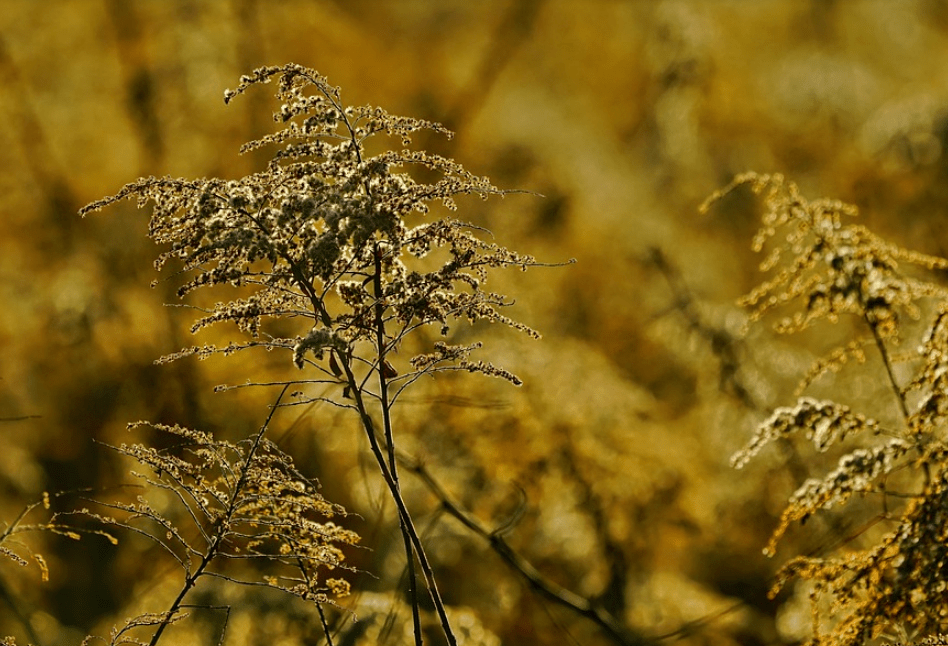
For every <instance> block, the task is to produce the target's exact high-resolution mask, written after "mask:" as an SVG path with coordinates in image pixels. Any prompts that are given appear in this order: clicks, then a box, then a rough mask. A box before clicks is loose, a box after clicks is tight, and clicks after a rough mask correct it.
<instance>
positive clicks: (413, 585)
mask: <svg viewBox="0 0 948 646" xmlns="http://www.w3.org/2000/svg"><path fill="white" fill-rule="evenodd" d="M374 256H375V273H374V274H373V276H372V289H373V292H374V293H375V341H376V354H377V356H378V360H379V362H378V374H379V401H380V402H381V406H382V426H383V430H384V432H385V445H386V448H387V449H388V468H389V470H390V471H391V473H392V481H393V482H394V483H395V487H396V488H399V490H400V486H399V483H398V462H397V460H396V457H395V436H394V434H393V432H392V414H391V402H390V401H389V396H388V374H387V366H388V363H387V359H386V358H385V357H386V354H387V352H388V350H387V346H386V343H385V305H384V304H383V302H382V293H383V292H382V249H381V247H380V245H379V244H378V243H377V242H376V243H375V253H374ZM399 524H400V526H401V530H402V539H403V540H404V542H405V558H406V559H407V561H408V593H409V597H410V598H411V618H412V627H413V629H414V634H415V644H416V646H421V645H422V643H423V642H424V640H423V639H422V634H421V616H420V614H419V612H418V584H417V577H416V576H415V557H414V554H413V553H412V547H411V538H410V537H409V536H408V532H407V531H406V530H405V521H404V520H402V519H399Z"/></svg>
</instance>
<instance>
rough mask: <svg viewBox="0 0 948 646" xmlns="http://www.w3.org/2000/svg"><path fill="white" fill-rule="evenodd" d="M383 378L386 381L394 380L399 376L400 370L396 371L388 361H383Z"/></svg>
mask: <svg viewBox="0 0 948 646" xmlns="http://www.w3.org/2000/svg"><path fill="white" fill-rule="evenodd" d="M382 376H383V377H385V378H386V379H392V378H394V377H397V376H398V370H395V366H393V365H392V364H390V363H389V362H388V359H384V360H383V361H382Z"/></svg>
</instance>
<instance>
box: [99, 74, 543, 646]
mask: <svg viewBox="0 0 948 646" xmlns="http://www.w3.org/2000/svg"><path fill="white" fill-rule="evenodd" d="M271 81H276V85H277V88H276V96H277V98H278V100H279V101H280V102H281V103H282V105H281V108H280V109H279V110H278V111H277V112H276V113H275V114H274V120H275V121H276V122H277V123H279V124H282V128H281V129H279V130H278V131H277V132H275V133H273V134H270V135H267V136H265V137H263V138H261V139H259V140H257V141H252V142H250V143H248V144H245V145H244V146H243V148H242V152H249V151H254V150H257V149H260V148H262V147H265V146H268V145H273V146H276V147H277V150H276V152H275V153H274V155H273V157H272V160H271V161H270V163H269V164H268V165H267V167H266V169H265V170H263V171H261V172H258V173H254V174H252V175H249V176H247V177H244V178H241V179H238V180H223V179H199V180H186V179H171V178H160V179H158V178H154V177H150V178H145V179H140V180H138V181H136V182H133V183H131V184H128V185H127V186H125V187H124V188H123V189H122V190H121V191H120V192H119V193H118V194H116V195H114V196H112V197H108V198H105V199H103V200H100V201H98V202H95V203H93V204H90V205H88V206H87V207H85V208H84V209H83V210H82V213H83V214H86V213H89V212H91V211H94V210H98V209H101V208H103V207H106V206H109V205H111V204H114V203H116V202H119V201H120V200H123V199H126V198H128V199H134V200H137V202H138V204H139V206H145V205H147V204H151V205H152V207H153V213H152V218H151V223H150V229H149V233H150V236H151V237H152V238H153V239H154V240H155V241H156V242H158V243H162V244H166V245H167V250H166V251H164V252H163V253H162V254H161V255H160V256H159V257H158V260H157V261H156V266H157V268H159V269H160V268H162V267H164V266H165V265H167V264H168V263H169V262H172V261H177V262H178V263H180V270H181V272H182V273H188V274H190V277H189V278H188V279H187V280H186V282H185V283H184V284H183V285H182V286H181V287H180V289H179V290H178V294H179V295H180V296H182V297H183V296H186V295H188V294H190V293H191V292H193V291H195V290H197V289H198V288H202V287H214V286H219V285H229V286H231V287H234V288H237V293H238V297H237V298H235V299H234V300H232V301H230V302H226V303H217V304H215V305H213V306H212V307H210V308H206V309H204V310H203V316H201V318H200V319H199V320H198V321H197V322H196V323H195V324H194V326H193V328H192V331H193V332H198V331H200V330H202V329H204V328H207V327H208V326H211V325H213V324H216V323H225V322H230V323H233V324H235V325H236V326H237V328H238V329H239V330H240V331H241V332H242V333H243V335H242V336H241V337H240V338H239V339H236V340H233V341H231V342H230V343H228V344H226V345H223V346H215V345H210V344H205V345H199V346H194V347H191V348H186V349H184V350H182V351H180V352H177V353H174V354H172V355H169V356H167V357H165V358H164V359H162V361H170V360H175V359H180V358H183V357H187V356H192V355H196V356H198V357H201V358H206V357H209V356H212V355H215V354H224V355H229V354H232V353H234V352H239V351H244V350H249V349H255V348H262V349H266V350H271V351H282V352H285V353H286V354H287V365H288V366H289V365H290V362H292V364H293V365H294V366H295V368H296V369H299V370H301V371H304V373H303V376H301V377H298V378H292V379H287V380H285V381H281V382H280V385H283V386H284V387H285V388H287V387H290V386H293V387H294V391H293V392H292V396H293V397H295V398H296V402H315V401H323V402H327V403H331V404H334V405H336V406H341V407H344V408H348V409H351V410H353V411H354V412H355V413H356V414H357V416H358V418H359V420H360V421H361V423H362V427H363V429H364V431H365V436H366V438H367V439H368V443H369V445H370V447H371V450H372V453H373V455H374V457H375V461H376V463H377V466H378V469H379V472H380V473H381V475H382V477H383V478H384V480H385V483H386V485H387V487H388V491H389V493H390V495H391V497H392V499H393V500H394V502H395V504H396V506H397V509H398V515H399V521H400V524H401V529H402V533H403V538H404V543H405V551H406V555H407V561H408V564H409V588H410V591H411V598H412V607H413V609H414V629H415V640H416V643H420V642H421V627H420V620H419V607H420V601H419V599H418V596H417V593H416V590H415V582H414V580H415V574H414V562H415V560H416V559H417V562H418V565H419V566H420V568H421V573H422V576H423V578H424V582H425V585H426V587H427V589H428V592H429V594H430V597H431V602H432V604H433V606H434V608H435V610H436V612H437V614H438V617H439V619H440V622H441V628H442V631H443V633H444V635H445V637H446V639H447V641H448V643H450V644H455V643H457V642H456V638H455V636H454V632H453V630H452V628H451V625H450V622H449V618H448V613H447V612H446V609H445V605H444V602H443V601H442V599H441V596H440V594H439V592H438V588H437V584H436V581H435V577H434V573H433V571H432V568H431V565H430V564H429V562H428V558H427V556H426V554H425V549H424V546H423V545H422V543H421V540H420V538H419V533H418V531H416V529H415V527H414V523H413V520H412V517H411V514H410V513H409V510H408V508H407V506H406V505H405V502H404V500H403V499H402V496H401V493H400V487H399V481H398V471H397V459H396V440H395V429H394V428H393V424H392V416H391V410H392V406H393V405H394V404H395V403H396V401H397V400H398V398H399V396H400V395H401V393H402V392H404V390H405V389H406V388H407V387H409V386H410V385H411V384H413V383H414V382H416V381H417V380H418V379H420V378H421V377H423V376H425V375H431V374H433V373H436V372H439V371H444V370H462V371H469V372H478V373H481V374H485V375H489V376H495V377H499V378H502V379H505V380H507V381H510V382H511V383H513V384H519V383H520V380H519V379H518V378H517V377H516V376H515V375H513V374H511V373H510V372H508V371H507V370H505V369H503V368H500V367H497V366H494V365H493V364H491V363H488V362H485V361H482V360H476V359H474V358H473V354H474V353H475V351H476V350H477V349H478V348H480V343H468V344H455V343H451V342H450V334H451V331H452V326H453V325H454V322H455V321H458V320H467V321H469V322H471V323H475V322H479V321H485V322H491V323H500V324H502V325H506V326H510V327H511V328H514V329H515V330H518V331H521V332H523V333H526V334H527V335H529V336H531V337H537V336H538V335H537V333H536V332H534V331H533V330H532V329H530V328H529V327H527V326H525V325H523V324H521V323H518V322H516V321H514V320H512V319H510V318H508V317H507V316H505V315H504V314H502V310H503V309H504V308H505V307H507V306H508V305H509V304H511V303H510V301H508V300H507V298H506V297H505V296H503V295H502V294H498V293H494V292H491V291H488V290H486V289H484V284H485V283H486V281H487V278H488V273H489V271H490V270H491V269H495V268H505V267H516V268H520V269H526V268H527V267H530V266H534V265H537V264H538V263H536V261H535V260H534V259H533V258H532V257H530V256H524V255H520V254H517V253H515V252H512V251H509V250H508V249H505V248H504V247H502V246H499V245H497V244H495V243H493V242H491V241H490V239H489V238H488V237H487V235H488V232H486V231H484V230H483V229H480V228H478V227H476V226H474V225H472V224H469V223H465V222H462V221H459V220H457V219H454V218H452V217H448V216H447V215H446V214H445V215H443V216H441V217H438V218H436V219H433V220H426V219H425V218H424V216H425V215H426V214H428V213H429V212H430V210H431V209H432V206H433V205H440V207H443V208H444V209H445V210H447V211H453V210H454V209H455V208H456V206H457V205H456V198H458V197H460V196H464V195H476V196H479V197H481V198H487V197H490V196H499V195H504V194H505V193H506V192H505V191H502V190H500V189H498V188H496V187H495V186H493V185H492V184H491V183H490V182H489V181H488V180H487V179H486V178H483V177H478V176H476V175H473V174H471V173H469V172H468V171H466V170H465V169H464V168H463V167H461V166H460V165H459V164H457V163H456V162H454V161H452V160H450V159H447V158H445V157H441V156H438V155H433V154H428V153H425V152H421V151H417V150H411V149H409V148H408V146H409V144H410V143H411V137H412V135H413V134H416V133H418V132H420V131H431V132H434V133H441V134H444V135H448V136H450V133H449V132H448V131H447V130H445V129H444V128H443V127H442V126H440V125H439V124H436V123H431V122H428V121H422V120H418V119H410V118H404V117H397V116H394V115H391V114H389V113H387V112H385V111H384V110H382V109H380V108H376V107H373V106H363V107H346V106H345V105H344V104H343V103H342V101H341V98H340V92H339V90H338V88H335V87H333V86H331V85H329V83H328V81H327V80H326V79H325V78H323V77H321V76H319V75H318V74H317V73H316V72H314V71H313V70H310V69H307V68H304V67H301V66H298V65H293V64H290V65H284V66H282V67H264V68H260V69H258V70H256V71H254V72H253V73H252V74H251V75H249V76H245V77H243V78H242V79H241V82H240V84H239V85H238V87H237V88H236V89H235V90H233V91H227V92H226V93H225V101H226V102H228V103H229V102H230V101H231V100H232V99H234V98H235V97H236V96H238V95H240V94H243V93H244V92H245V91H247V90H248V89H249V88H251V87H252V86H255V85H259V84H267V83H270V82H271ZM392 138H394V140H395V141H396V142H398V143H399V144H401V147H400V148H398V149H393V148H391V147H389V146H390V144H391V140H392ZM376 142H378V143H379V144H380V146H378V148H381V150H380V151H378V152H374V153H373V152H371V151H372V150H374V149H375V147H376V145H375V144H376ZM277 323H280V325H277ZM288 325H296V326H297V329H298V333H297V334H296V335H295V336H293V335H289V336H288V335H287V334H286V332H285V330H287V329H288V327H287V326H288ZM431 326H434V329H435V330H436V331H437V333H438V334H440V335H441V337H443V339H444V340H442V341H438V342H435V343H433V344H431V345H429V346H428V347H423V346H420V345H419V346H417V347H415V348H414V349H413V350H412V353H413V356H410V357H409V358H407V359H405V358H401V357H400V356H399V355H398V352H399V350H400V349H403V348H405V347H407V346H406V344H405V342H406V340H407V339H408V338H409V335H411V334H412V333H413V332H415V331H418V330H420V329H422V328H429V327H431ZM289 329H291V328H289ZM419 343H420V342H419ZM317 384H322V385H326V384H329V385H335V394H334V395H332V396H326V395H325V393H324V392H323V393H320V394H311V393H312V392H313V391H312V390H307V388H310V387H312V386H313V385H317ZM377 420H380V421H377ZM156 428H159V429H160V430H163V431H165V432H168V433H171V434H174V435H177V436H179V437H181V438H182V439H183V440H185V441H186V442H187V443H188V444H189V446H188V447H187V450H188V454H189V455H190V456H191V457H192V458H193V459H192V460H187V459H185V458H183V457H181V456H179V455H176V454H175V455H172V454H169V453H165V452H159V451H156V450H154V449H149V448H147V447H143V446H135V447H120V448H119V450H120V451H121V452H123V453H126V454H128V455H130V456H131V457H134V458H135V459H137V460H139V461H140V462H143V463H145V464H147V465H148V466H150V467H151V468H153V469H155V470H156V471H157V472H158V473H162V474H164V475H163V476H162V477H158V478H152V477H150V476H149V477H148V478H146V480H147V483H148V484H149V485H150V486H151V487H161V488H166V489H168V490H170V491H172V492H174V494H175V495H176V496H177V497H178V499H179V500H180V502H181V503H182V504H184V505H185V506H186V507H187V508H188V510H189V513H190V515H191V517H192V520H193V523H194V524H195V526H197V527H198V528H199V530H200V532H199V533H200V537H201V538H200V545H199V546H197V545H194V544H193V543H192V542H189V541H188V540H186V539H185V538H184V537H183V536H182V535H180V533H179V532H177V530H176V529H175V528H174V527H173V526H172V525H171V524H169V523H167V522H165V521H164V520H163V517H162V516H161V514H160V513H159V512H157V511H156V510H154V509H152V508H150V507H147V506H144V505H145V503H143V502H139V503H137V504H135V505H125V506H120V507H121V509H123V510H124V511H126V512H129V513H131V514H132V515H133V517H140V518H144V519H147V520H149V521H151V522H154V523H158V525H160V526H161V531H162V532H164V531H165V530H167V532H168V535H169V536H170V537H169V538H168V539H167V540H166V541H162V543H163V545H164V546H165V547H166V549H167V550H168V551H170V552H171V553H173V554H174V555H175V558H176V559H178V561H179V563H180V564H181V566H182V567H183V568H184V570H185V572H186V574H187V581H188V582H189V583H187V584H186V586H185V588H184V589H183V590H182V593H181V595H180V596H179V598H178V599H177V600H176V601H175V604H174V605H173V606H172V608H171V609H170V610H169V611H168V612H167V613H165V614H164V615H162V618H160V621H161V622H164V623H162V624H161V629H163V628H164V626H166V625H167V624H168V623H169V622H170V621H171V620H172V619H174V618H175V616H176V615H175V613H177V612H178V611H179V609H180V608H181V601H182V599H183V597H184V595H185V594H186V592H187V589H188V588H189V587H190V586H192V585H193V581H194V580H195V579H196V577H197V576H200V575H201V574H207V573H209V571H208V570H207V569H206V567H207V564H208V563H210V562H211V561H212V560H213V559H215V558H218V557H223V556H224V551H225V550H233V548H232V547H231V546H232V545H236V544H244V545H245V547H244V549H245V550H250V551H251V552H253V551H254V550H257V549H263V548H264V547H272V546H275V545H278V546H279V547H280V549H281V550H282V549H284V548H285V549H286V550H288V551H287V552H286V553H283V552H280V556H279V560H280V562H281V563H284V564H289V563H288V561H289V560H290V557H292V558H294V559H302V560H301V561H300V563H303V562H305V563H311V564H312V565H306V566H305V567H303V566H302V565H301V566H300V573H299V579H298V580H296V581H295V582H293V583H292V585H289V586H288V587H286V589H287V591H289V592H292V593H294V594H297V595H298V596H303V597H304V598H308V599H316V600H317V601H320V602H321V601H322V600H323V599H324V597H322V596H320V595H323V594H324V591H323V589H322V588H319V587H318V586H317V581H321V579H320V578H318V577H317V576H316V572H315V568H316V566H317V565H318V566H322V567H325V566H336V565H338V564H339V561H340V560H341V559H340V558H339V554H338V552H337V551H336V548H335V547H334V545H335V544H336V543H349V542H353V541H354V540H355V536H354V535H353V534H351V533H349V532H345V531H343V530H339V529H337V528H331V529H330V526H328V525H325V524H324V525H312V522H313V521H312V520H311V519H309V517H308V516H307V515H306V514H305V513H304V511H305V512H317V513H325V512H327V511H329V510H330V509H331V507H330V506H329V505H328V504H327V503H324V502H323V501H321V499H320V498H318V496H317V495H316V494H315V492H314V490H313V489H312V488H307V487H308V485H305V481H303V480H299V479H298V474H296V472H295V470H293V469H291V468H290V467H288V466H287V465H289V464H291V463H290V462H289V458H288V457H287V456H285V455H283V454H282V453H279V452H278V450H277V449H276V447H275V446H273V445H272V444H270V443H268V442H266V441H265V440H264V438H263V430H261V433H260V435H258V436H257V438H256V439H255V440H254V441H253V442H251V443H249V444H246V443H245V444H243V445H231V444H227V443H224V442H221V441H219V440H214V439H213V438H211V437H210V436H209V435H206V434H203V433H199V432H197V431H190V430H185V429H180V428H178V427H164V426H162V427H156ZM268 469H269V470H270V471H267V470H268ZM209 471H210V472H213V475H211V473H209ZM263 472H266V473H268V474H270V475H269V476H268V480H266V482H267V483H268V484H267V486H266V487H264V488H263V489H259V488H258V487H259V486H262V485H261V484H260V482H261V481H260V477H259V475H260V473H263ZM251 474H253V477H250V475H251ZM292 483H304V484H303V489H299V490H297V489H294V488H293V487H294V486H296V485H295V484H292ZM238 518H239V519H240V520H239V522H238V521H237V519H238ZM255 518H263V519H266V520H265V521H260V520H254V519H255ZM304 520H305V523H304ZM123 524H126V525H129V524H130V523H129V522H128V521H123ZM253 524H256V525H258V527H257V529H256V530H255V531H254V532H249V531H248V529H247V528H248V527H249V526H251V525H253ZM304 530H305V531H304ZM261 532H262V533H261ZM227 554H228V555H229V557H233V556H235V555H236V552H235V551H230V552H227ZM267 555H268V557H271V558H272V554H271V553H270V552H267ZM192 558H196V559H197V561H198V565H197V566H194V565H193V564H192V562H191V559H192ZM325 584H328V585H330V587H334V586H339V587H340V588H342V587H344V586H343V584H342V583H339V584H331V583H329V581H326V582H325ZM159 634H160V630H159V631H158V633H156V634H155V637H154V638H153V640H152V643H155V642H156V641H157V638H158V636H159ZM327 637H328V634H327ZM113 641H114V640H113Z"/></svg>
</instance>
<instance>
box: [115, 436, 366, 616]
mask: <svg viewBox="0 0 948 646" xmlns="http://www.w3.org/2000/svg"><path fill="white" fill-rule="evenodd" d="M142 425H147V426H149V427H151V428H153V429H155V430H157V431H160V432H162V433H164V434H167V435H169V436H171V437H173V438H176V439H177V440H178V443H177V444H175V445H173V446H171V447H168V448H162V449H157V448H154V447H151V446H146V445H143V444H132V445H126V444H122V445H120V446H117V447H114V448H115V450H116V451H118V452H119V453H121V454H123V455H126V456H128V457H131V458H133V459H135V460H136V461H137V462H138V463H139V464H140V465H141V466H143V467H146V469H147V472H146V473H142V472H133V473H134V474H135V475H136V476H137V477H138V478H140V479H141V480H143V481H144V482H145V483H147V485H148V486H149V488H150V489H153V490H164V491H168V492H170V493H171V494H173V499H174V500H176V501H177V502H178V503H180V505H181V506H183V507H184V509H183V510H179V511H184V512H185V513H184V514H180V513H177V514H175V515H176V516H178V517H180V518H184V519H189V521H190V522H188V523H187V525H190V526H191V527H190V528H188V529H187V530H184V529H182V527H183V526H182V525H181V521H180V520H174V518H173V517H172V516H171V515H170V514H171V511H170V510H166V509H162V508H157V507H155V506H154V505H153V504H152V503H150V502H149V501H148V500H147V499H146V497H144V496H143V497H140V498H139V499H138V500H137V501H135V502H129V503H122V502H114V503H104V504H105V506H106V507H108V508H111V509H113V510H115V511H118V512H120V513H121V517H120V518H114V517H111V516H100V517H99V518H100V519H101V520H103V521H105V522H106V523H108V524H111V525H115V526H119V527H126V528H129V529H132V530H133V531H135V532H137V533H143V534H145V535H147V536H149V537H150V538H151V539H152V540H154V541H156V542H157V543H159V544H160V545H161V546H162V547H163V548H164V549H165V551H166V552H168V553H169V554H171V555H173V556H174V558H175V559H176V560H177V561H178V563H179V565H180V566H181V568H182V570H183V572H184V574H185V577H186V579H188V580H194V579H196V578H197V577H198V576H201V575H205V574H213V575H214V576H218V577H222V578H227V579H228V580H231V581H238V582H239V581H241V579H239V578H237V577H238V576H239V575H234V574H230V573H229V571H228V570H226V569H225V568H224V567H223V565H224V563H225V562H226V561H228V560H239V561H248V560H249V561H253V560H259V561H264V562H267V563H268V565H269V569H270V570H271V571H273V570H278V573H277V574H276V575H268V576H267V577H265V580H266V581H267V582H268V583H269V584H270V585H272V586H275V587H278V588H280V589H282V590H284V591H286V592H289V593H291V594H293V595H294V596H298V597H300V598H302V599H306V600H308V601H313V602H316V603H325V602H327V601H329V600H330V599H331V598H332V597H338V596H345V595H346V594H347V592H348V583H346V582H345V581H343V580H341V579H337V578H324V577H323V576H322V571H327V572H328V571H332V570H334V569H336V568H344V567H345V566H344V560H345V558H344V555H343V552H342V549H341V548H342V547H343V546H345V545H355V544H357V543H358V542H359V536H358V535H357V534H355V533H354V532H352V531H350V530H347V529H343V528H341V527H339V526H338V525H336V524H335V523H333V522H332V521H331V520H330V519H332V518H334V517H337V516H341V517H344V516H345V515H346V511H345V509H343V508H342V507H341V506H339V505H336V504H332V503H330V502H328V501H327V500H325V499H324V498H323V497H322V496H321V495H320V494H319V491H318V485H317V483H316V482H315V481H313V480H311V479H309V478H307V477H305V476H304V475H302V474H301V473H300V472H299V471H298V470H297V469H296V467H295V466H294V464H293V460H292V458H291V457H290V456H289V455H287V454H286V453H284V452H283V451H281V450H280V449H279V448H278V447H277V446H276V445H275V444H273V443H272V442H270V441H269V440H267V439H266V438H265V437H263V433H262V432H261V433H259V434H258V435H257V436H256V437H254V438H248V439H246V440H243V441H241V442H238V443H231V442H227V441H224V440H219V439H215V438H214V437H213V436H212V435H211V434H209V433H204V432H201V431H196V430H192V429H188V428H184V427H181V426H168V425H161V424H150V423H148V424H146V423H145V422H138V423H135V424H131V425H129V426H130V428H131V427H138V426H142ZM156 527H157V528H159V529H158V530H157V531H156V529H155V528H156ZM212 567H214V568H216V569H213V570H212V569H211V568H212Z"/></svg>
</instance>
